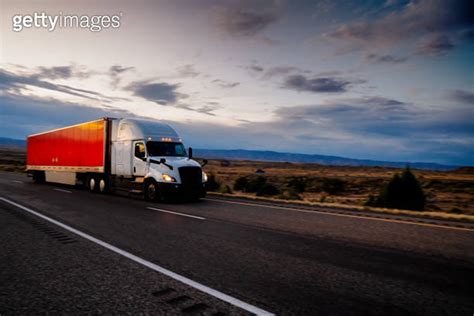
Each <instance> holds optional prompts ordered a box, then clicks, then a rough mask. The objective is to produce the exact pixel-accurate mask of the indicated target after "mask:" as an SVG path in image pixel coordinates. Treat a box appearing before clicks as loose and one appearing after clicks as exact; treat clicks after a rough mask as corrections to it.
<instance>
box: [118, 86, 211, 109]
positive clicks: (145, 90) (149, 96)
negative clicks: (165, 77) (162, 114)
mask: <svg viewBox="0 0 474 316" xmlns="http://www.w3.org/2000/svg"><path fill="white" fill-rule="evenodd" d="M178 88H179V84H170V83H166V82H159V83H151V82H149V81H139V82H133V83H132V84H130V85H129V86H128V87H127V88H126V89H127V90H130V91H133V94H134V95H136V96H139V97H141V98H144V99H146V100H148V101H151V102H155V103H157V104H159V105H164V106H172V107H175V108H177V109H182V110H187V111H192V112H197V113H201V114H206V115H210V116H214V115H215V114H214V113H212V112H213V111H215V110H216V109H218V108H219V106H218V105H212V104H209V105H206V106H202V107H192V106H190V105H188V104H186V103H183V102H182V100H183V99H186V98H188V95H186V94H183V93H180V92H178V91H177V89H178Z"/></svg>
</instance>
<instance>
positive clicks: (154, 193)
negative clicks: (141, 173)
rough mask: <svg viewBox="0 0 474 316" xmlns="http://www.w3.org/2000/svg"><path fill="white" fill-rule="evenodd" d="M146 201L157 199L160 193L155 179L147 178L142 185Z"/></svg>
mask: <svg viewBox="0 0 474 316" xmlns="http://www.w3.org/2000/svg"><path fill="white" fill-rule="evenodd" d="M144 191H145V192H144V193H145V200H146V201H152V202H155V201H158V200H159V199H160V193H159V192H158V185H157V183H156V181H155V180H147V181H146V182H145V187H144Z"/></svg>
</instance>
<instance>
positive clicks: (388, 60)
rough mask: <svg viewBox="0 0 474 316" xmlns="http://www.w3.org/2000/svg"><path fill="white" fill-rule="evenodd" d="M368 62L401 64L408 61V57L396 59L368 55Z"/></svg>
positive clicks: (393, 57)
mask: <svg viewBox="0 0 474 316" xmlns="http://www.w3.org/2000/svg"><path fill="white" fill-rule="evenodd" d="M365 58H366V59H367V61H369V62H372V63H376V64H401V63H404V62H406V61H407V60H408V58H406V57H395V56H392V55H377V54H373V53H371V54H367V55H366V56H365Z"/></svg>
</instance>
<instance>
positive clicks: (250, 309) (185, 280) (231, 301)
mask: <svg viewBox="0 0 474 316" xmlns="http://www.w3.org/2000/svg"><path fill="white" fill-rule="evenodd" d="M0 200H2V201H4V202H6V203H9V204H11V205H13V206H16V207H18V208H20V209H22V210H24V211H26V212H28V213H30V214H33V215H36V216H38V217H40V218H42V219H44V220H46V221H48V222H50V223H53V224H55V225H57V226H59V227H61V228H64V229H66V230H68V231H70V232H72V233H74V234H76V235H78V236H81V237H83V238H85V239H87V240H89V241H92V242H93V243H96V244H98V245H100V246H102V247H104V248H106V249H109V250H111V251H113V252H115V253H118V254H119V255H122V256H124V257H126V258H128V259H130V260H132V261H135V262H137V263H139V264H141V265H143V266H145V267H147V268H150V269H152V270H154V271H156V272H159V273H162V274H164V275H166V276H168V277H170V278H173V279H175V280H177V281H179V282H181V283H184V284H186V285H189V286H191V287H193V288H195V289H197V290H199V291H201V292H204V293H206V294H209V295H211V296H214V297H215V298H218V299H220V300H222V301H224V302H227V303H229V304H231V305H234V306H237V307H239V308H241V309H244V310H246V311H248V312H251V313H254V314H256V315H274V314H272V313H270V312H268V311H266V310H264V309H261V308H259V307H257V306H254V305H251V304H249V303H245V302H244V301H241V300H239V299H237V298H235V297H232V296H230V295H227V294H224V293H222V292H220V291H218V290H214V289H212V288H210V287H208V286H205V285H203V284H201V283H198V282H196V281H193V280H191V279H188V278H187V277H185V276H182V275H179V274H177V273H175V272H173V271H170V270H168V269H166V268H163V267H161V266H159V265H157V264H155V263H152V262H150V261H147V260H145V259H142V258H140V257H138V256H135V255H134V254H131V253H130V252H127V251H125V250H122V249H120V248H117V247H115V246H113V245H111V244H109V243H106V242H105V241H102V240H100V239H97V238H95V237H92V236H91V235H88V234H86V233H83V232H81V231H80V230H77V229H75V228H72V227H71V226H68V225H66V224H63V223H61V222H59V221H57V220H55V219H52V218H50V217H48V216H46V215H43V214H41V213H38V212H36V211H34V210H32V209H30V208H28V207H26V206H23V205H21V204H18V203H16V202H13V201H11V200H9V199H6V198H4V197H0Z"/></svg>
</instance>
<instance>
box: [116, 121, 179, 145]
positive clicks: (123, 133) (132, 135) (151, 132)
mask: <svg viewBox="0 0 474 316" xmlns="http://www.w3.org/2000/svg"><path fill="white" fill-rule="evenodd" d="M114 123H115V124H117V129H118V130H117V133H116V135H117V140H118V141H127V140H137V139H144V140H146V141H149V140H153V141H162V140H166V141H172V142H181V141H182V140H181V138H180V137H179V135H178V134H177V133H176V131H175V130H174V129H173V128H172V127H171V126H169V125H168V124H165V123H162V122H157V121H153V120H146V119H117V120H114Z"/></svg>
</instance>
